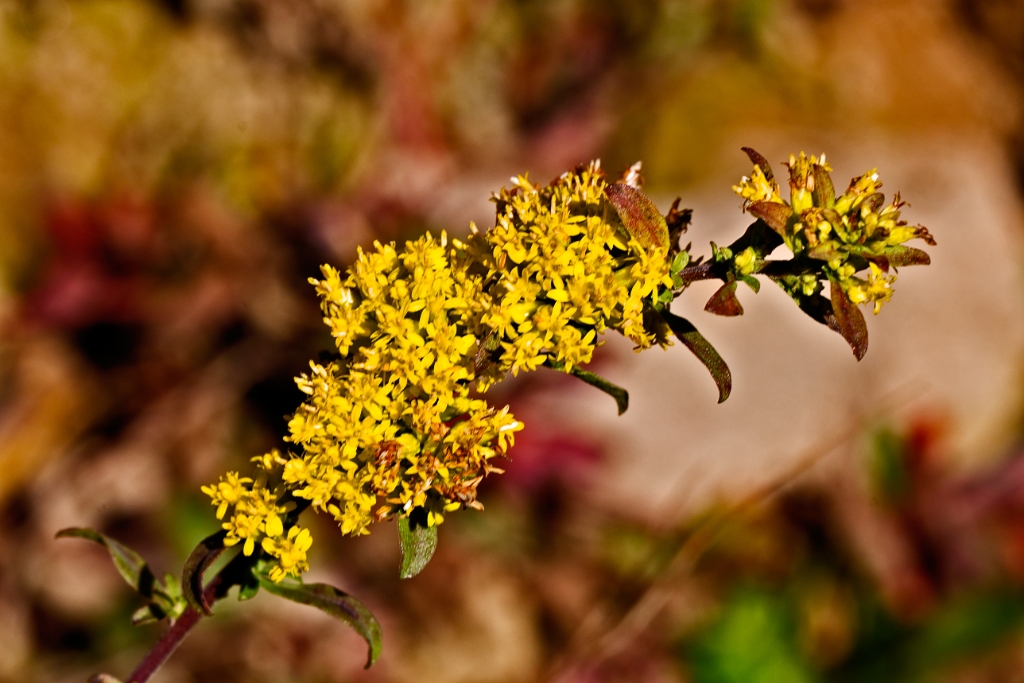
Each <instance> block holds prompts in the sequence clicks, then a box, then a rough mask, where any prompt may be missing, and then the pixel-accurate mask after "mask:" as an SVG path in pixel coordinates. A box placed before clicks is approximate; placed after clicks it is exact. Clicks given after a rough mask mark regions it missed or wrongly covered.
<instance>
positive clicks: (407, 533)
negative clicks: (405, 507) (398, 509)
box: [398, 508, 437, 579]
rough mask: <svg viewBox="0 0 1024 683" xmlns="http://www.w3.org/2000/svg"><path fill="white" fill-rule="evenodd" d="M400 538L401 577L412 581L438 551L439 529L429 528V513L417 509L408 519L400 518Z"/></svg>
mask: <svg viewBox="0 0 1024 683" xmlns="http://www.w3.org/2000/svg"><path fill="white" fill-rule="evenodd" d="M398 538H399V542H400V543H401V546H402V567H401V570H400V571H399V574H398V575H399V577H401V578H403V579H411V578H412V577H414V576H416V575H417V574H419V573H420V572H421V571H423V568H424V567H426V566H427V563H428V562H430V558H431V557H433V556H434V551H435V550H436V549H437V527H436V526H427V512H426V510H424V509H423V508H415V509H414V510H413V511H412V512H411V513H410V514H409V516H407V517H399V518H398Z"/></svg>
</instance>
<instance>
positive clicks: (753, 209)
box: [747, 202, 793, 236]
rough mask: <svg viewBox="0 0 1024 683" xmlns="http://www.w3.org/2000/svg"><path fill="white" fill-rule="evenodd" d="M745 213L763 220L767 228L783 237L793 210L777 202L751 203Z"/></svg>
mask: <svg viewBox="0 0 1024 683" xmlns="http://www.w3.org/2000/svg"><path fill="white" fill-rule="evenodd" d="M747 211H748V212H750V214H751V215H753V216H756V217H757V218H760V219H761V220H763V221H764V222H765V223H767V224H768V227H769V228H771V229H772V230H774V231H775V232H777V233H779V235H782V236H785V234H786V226H787V225H788V224H789V219H790V217H792V215H793V209H791V208H790V207H789V206H787V205H785V204H779V203H778V202H753V203H752V204H750V206H748V207H747Z"/></svg>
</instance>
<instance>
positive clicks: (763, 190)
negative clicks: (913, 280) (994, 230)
mask: <svg viewBox="0 0 1024 683" xmlns="http://www.w3.org/2000/svg"><path fill="white" fill-rule="evenodd" d="M787 166H788V168H789V188H790V200H789V201H788V202H787V201H785V200H784V199H782V196H781V195H780V193H779V186H778V183H777V182H776V181H775V179H774V178H773V177H770V176H769V175H768V174H766V173H765V171H764V170H763V169H762V168H761V167H760V166H755V168H754V172H753V174H752V175H751V177H749V178H748V177H746V176H744V177H743V179H742V180H741V181H740V184H739V185H738V186H736V187H734V188H733V190H734V191H735V192H736V193H737V194H739V195H740V196H741V197H743V199H744V206H745V207H746V208H749V209H750V211H751V212H752V213H754V214H755V215H758V216H759V217H761V218H763V219H765V220H766V221H767V222H768V223H769V224H770V225H771V227H773V228H774V229H776V231H777V232H779V234H780V235H781V236H782V238H783V241H784V243H785V244H786V246H787V247H789V249H790V250H791V251H792V252H793V254H794V256H796V257H797V258H800V257H802V256H806V257H808V258H811V259H816V260H819V261H825V266H824V268H823V269H822V270H823V272H824V274H825V276H826V277H827V279H829V280H830V281H832V282H833V284H834V285H835V284H838V286H839V287H841V288H842V290H843V291H844V292H845V293H846V296H847V297H848V298H849V299H850V301H852V302H853V303H855V304H861V303H864V304H873V306H874V312H875V313H878V312H879V310H880V309H881V307H882V304H883V303H884V302H886V301H888V300H889V299H890V298H891V297H892V283H893V282H895V280H896V276H895V275H889V274H888V272H889V266H890V264H892V265H904V264H906V263H908V262H909V261H908V259H909V258H910V257H909V256H908V253H909V252H910V251H912V250H908V249H907V248H905V247H902V245H903V244H904V243H905V242H907V241H909V240H911V239H915V238H919V239H922V240H924V241H925V242H927V243H928V244H935V241H934V240H933V239H932V237H931V235H930V234H929V233H928V230H927V229H926V228H924V227H923V226H910V225H908V224H907V222H906V221H904V220H901V219H900V209H901V207H903V206H904V202H903V201H902V200H901V199H900V195H899V193H897V194H896V196H895V197H894V198H893V200H892V201H891V202H890V203H888V204H886V203H885V198H884V196H883V195H882V193H881V192H879V190H880V189H881V187H882V181H881V180H879V178H878V173H877V171H876V170H875V169H872V170H871V171H868V172H867V173H865V174H864V175H862V176H859V177H857V178H854V179H853V180H852V181H851V182H850V186H849V187H848V188H847V190H846V191H845V192H844V193H843V194H842V195H840V196H839V197H836V196H835V193H834V189H833V187H832V179H831V176H830V175H829V173H830V172H831V171H832V168H831V167H830V166H829V165H828V164H827V163H826V161H825V155H824V154H823V155H821V157H820V158H819V157H814V156H807V155H806V154H804V153H803V152H801V153H800V155H799V156H796V155H790V157H789V162H788V164H787ZM769 173H770V171H769ZM772 205H777V206H778V205H781V206H783V207H786V210H784V211H781V212H779V211H777V210H773V209H772ZM861 272H864V273H865V276H864V277H858V276H857V275H856V274H857V273H861ZM790 280H792V282H780V284H782V285H783V286H788V290H789V291H790V293H791V294H793V295H797V296H799V295H800V294H803V295H805V296H810V295H812V294H816V293H817V292H818V291H820V290H821V282H819V281H818V279H817V278H815V277H813V276H811V277H808V276H802V277H801V276H793V277H791V278H790Z"/></svg>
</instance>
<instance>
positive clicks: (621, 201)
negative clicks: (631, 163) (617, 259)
mask: <svg viewBox="0 0 1024 683" xmlns="http://www.w3.org/2000/svg"><path fill="white" fill-rule="evenodd" d="M605 194H607V195H608V201H610V202H611V204H612V206H614V207H615V211H616V212H618V214H619V218H620V219H621V220H622V224H623V225H624V226H626V230H628V231H629V234H630V235H632V237H633V238H634V239H635V240H636V241H637V242H639V243H640V244H641V245H642V246H643V247H644V248H645V249H656V250H658V251H660V252H661V253H663V254H664V253H667V252H668V224H667V223H666V222H665V217H664V216H662V215H661V213H660V212H659V211H658V207H656V206H655V205H654V202H652V201H651V200H650V199H649V198H648V197H647V195H645V194H644V193H643V192H641V191H640V190H638V189H636V188H635V187H630V186H629V185H625V184H623V183H613V184H611V185H609V186H608V187H606V188H605Z"/></svg>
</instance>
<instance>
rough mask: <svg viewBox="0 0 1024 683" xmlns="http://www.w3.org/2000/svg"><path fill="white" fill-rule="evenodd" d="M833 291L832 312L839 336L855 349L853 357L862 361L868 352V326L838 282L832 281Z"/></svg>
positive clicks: (858, 309)
mask: <svg viewBox="0 0 1024 683" xmlns="http://www.w3.org/2000/svg"><path fill="white" fill-rule="evenodd" d="M830 283H831V285H832V286H831V287H830V288H829V289H831V290H832V312H833V313H834V314H835V316H836V324H837V325H838V326H839V334H841V335H843V339H845V340H846V343H847V344H849V345H850V348H851V349H853V355H854V356H856V357H857V360H860V359H862V358H863V357H864V354H866V353H867V352H868V325H867V323H866V322H865V321H864V314H863V313H861V312H860V308H858V307H857V304H855V303H853V302H852V301H850V299H849V297H847V296H846V292H844V291H843V288H842V287H840V286H839V283H838V282H837V281H836V280H830Z"/></svg>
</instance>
